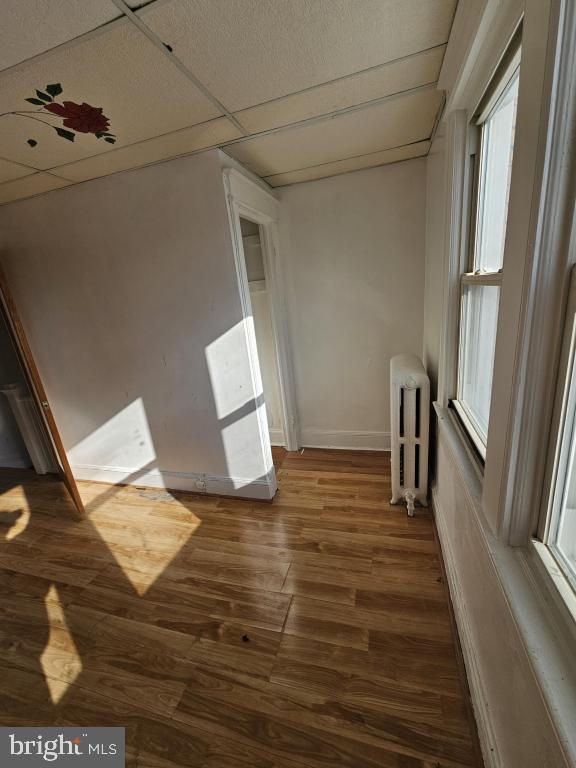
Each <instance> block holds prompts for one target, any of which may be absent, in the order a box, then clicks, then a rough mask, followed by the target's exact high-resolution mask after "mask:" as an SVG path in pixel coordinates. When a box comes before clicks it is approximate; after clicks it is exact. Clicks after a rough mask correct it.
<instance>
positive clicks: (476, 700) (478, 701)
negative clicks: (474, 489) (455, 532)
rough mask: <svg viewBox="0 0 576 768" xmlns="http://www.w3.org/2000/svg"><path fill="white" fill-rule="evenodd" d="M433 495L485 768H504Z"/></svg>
mask: <svg viewBox="0 0 576 768" xmlns="http://www.w3.org/2000/svg"><path fill="white" fill-rule="evenodd" d="M431 496H432V508H433V510H434V519H435V521H436V528H437V530H438V538H439V539H440V547H441V549H442V558H443V560H444V567H445V570H446V575H447V577H448V589H449V591H450V597H451V599H452V605H453V607H454V615H455V618H456V624H457V625H458V636H459V638H460V647H461V649H462V655H463V657H464V665H465V667H466V676H467V678H468V686H469V688H470V698H471V700H472V707H473V709H474V716H475V719H476V726H477V728H478V739H479V740H480V746H481V749H482V756H483V758H484V765H485V768H502V762H501V760H500V756H499V754H498V751H497V748H496V745H497V743H498V742H497V740H496V735H495V733H494V728H493V725H492V717H491V714H490V710H489V708H488V704H487V702H488V696H487V693H486V690H485V688H484V683H483V681H482V675H481V673H480V668H479V666H478V663H477V656H476V652H475V649H474V642H473V637H472V630H471V627H470V621H469V618H468V611H467V608H466V601H465V599H464V595H463V593H462V589H461V587H460V580H459V578H458V573H457V569H456V564H455V560H454V555H453V552H452V546H451V544H450V537H449V535H448V531H447V528H446V523H445V519H444V515H442V513H441V512H440V513H439V509H438V497H437V494H436V489H435V488H433V489H432V494H431Z"/></svg>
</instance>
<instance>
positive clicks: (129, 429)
mask: <svg viewBox="0 0 576 768" xmlns="http://www.w3.org/2000/svg"><path fill="white" fill-rule="evenodd" d="M68 458H69V460H70V464H71V465H72V466H73V467H76V466H78V467H87V466H95V467H108V468H111V469H118V474H117V477H116V478H115V481H116V482H118V483H121V482H122V480H123V479H126V478H127V477H128V476H129V475H131V474H133V473H134V472H137V471H138V470H139V469H142V468H143V467H145V466H147V465H150V464H151V463H152V462H153V461H154V460H155V459H156V453H155V450H154V443H153V442H152V436H151V434H150V427H149V425H148V419H147V417H146V410H145V408H144V403H143V402H142V398H140V397H139V398H138V399H137V400H134V401H133V402H132V403H130V405H127V406H126V408H124V409H123V410H121V411H119V412H118V413H117V414H116V415H115V416H112V418H111V419H108V421H106V422H105V423H104V424H102V425H101V426H99V427H98V428H97V429H95V430H94V431H93V432H92V433H91V434H89V435H88V436H87V437H85V438H84V439H83V440H81V441H80V442H79V443H77V444H76V445H75V446H74V447H73V448H72V449H71V450H70V451H68ZM123 473H124V474H123Z"/></svg>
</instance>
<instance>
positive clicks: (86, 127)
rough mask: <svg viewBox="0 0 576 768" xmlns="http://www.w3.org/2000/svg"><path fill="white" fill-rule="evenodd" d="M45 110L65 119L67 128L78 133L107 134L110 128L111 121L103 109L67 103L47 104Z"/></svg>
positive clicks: (83, 104) (71, 102) (84, 103)
mask: <svg viewBox="0 0 576 768" xmlns="http://www.w3.org/2000/svg"><path fill="white" fill-rule="evenodd" d="M44 109H46V110H48V112H52V113H53V114H54V115H59V116H60V117H63V118H64V125H65V126H66V128H71V129H72V130H73V131H78V133H105V132H106V131H107V130H108V128H109V127H110V121H109V120H108V118H107V117H106V115H104V114H103V110H102V108H101V107H92V106H90V104H86V102H83V103H82V104H76V103H75V102H73V101H65V102H64V103H63V104H57V103H53V104H46V106H45V107H44Z"/></svg>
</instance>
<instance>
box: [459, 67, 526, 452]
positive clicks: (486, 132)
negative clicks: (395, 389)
mask: <svg viewBox="0 0 576 768" xmlns="http://www.w3.org/2000/svg"><path fill="white" fill-rule="evenodd" d="M518 61H519V52H518V53H517V54H516V56H515V57H514V58H513V59H512V66H511V65H510V64H509V65H508V67H507V75H506V76H501V77H500V78H499V79H498V81H497V82H495V83H493V84H492V86H491V97H490V99H489V100H488V101H487V103H486V106H485V107H484V108H483V109H482V112H481V114H480V117H479V118H478V120H476V121H475V124H474V126H473V128H472V139H473V140H476V139H477V138H478V134H479V145H480V152H479V158H477V156H476V155H475V154H474V155H472V156H471V168H470V170H471V173H470V177H471V179H472V184H471V186H472V189H471V194H470V198H471V206H470V211H471V215H470V226H469V234H468V239H469V243H470V244H469V248H468V263H467V265H466V271H465V273H464V274H463V275H462V276H461V288H460V338H459V358H458V386H457V396H456V399H455V400H454V401H453V405H454V407H455V408H456V411H457V412H458V414H459V416H460V419H461V421H462V422H463V424H464V427H465V429H466V431H467V432H468V434H469V436H470V438H471V439H472V441H473V443H474V445H475V447H476V449H477V450H478V452H479V453H480V455H481V456H482V458H485V456H486V441H487V436H488V417H489V415H490V397H491V392H492V372H493V368H494V351H495V348H496V325H497V320H498V304H499V299H500V283H501V281H502V266H503V260H504V242H505V237H506V218H507V213H508V198H509V194H510V178H511V175H512V153H513V149H514V129H515V124H516V104H517V101H518Z"/></svg>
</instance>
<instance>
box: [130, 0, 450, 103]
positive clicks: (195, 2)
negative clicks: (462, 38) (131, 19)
mask: <svg viewBox="0 0 576 768" xmlns="http://www.w3.org/2000/svg"><path fill="white" fill-rule="evenodd" d="M456 2H457V0H290V2H284V1H278V0H265V1H263V0H171V1H170V2H160V3H152V4H150V5H148V6H147V7H145V8H143V9H142V10H140V11H138V13H139V15H140V16H141V18H142V19H143V20H144V22H145V23H146V24H147V25H148V26H149V27H150V28H151V29H152V30H153V31H154V32H155V33H156V34H157V35H158V36H159V37H160V38H161V39H162V40H163V41H165V42H166V43H168V44H169V45H170V46H172V48H173V50H174V54H175V55H176V56H177V57H178V58H179V59H180V60H181V61H182V62H183V63H184V64H185V65H186V66H188V67H189V68H190V69H191V70H192V71H193V72H194V73H195V75H196V76H197V77H198V78H199V79H200V80H201V81H202V83H203V84H204V85H205V86H207V87H208V88H209V90H210V91H211V92H212V93H213V94H214V95H215V96H216V97H217V98H218V99H220V101H221V102H222V103H224V105H225V106H226V107H227V108H228V109H230V110H233V111H238V110H240V109H244V108H246V107H249V106H254V105H256V104H260V103H262V102H265V101H269V100H270V99H276V98H278V97H280V96H284V95H287V94H289V93H294V92H296V91H300V90H303V89H305V88H310V87H311V86H314V85H319V84H320V83H324V82H327V81H330V80H334V79H336V78H339V77H343V76H345V75H349V74H352V73H354V72H359V71H361V70H363V69H367V68H369V67H374V66H377V65H379V64H383V63H384V62H386V61H391V60H392V59H396V58H399V57H401V56H406V55H408V54H410V53H416V52H418V51H422V50H425V49H427V48H431V47H433V46H437V45H440V44H442V43H445V42H446V41H447V39H448V35H449V32H450V26H451V23H452V18H453V16H454V10H455V7H456Z"/></svg>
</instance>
